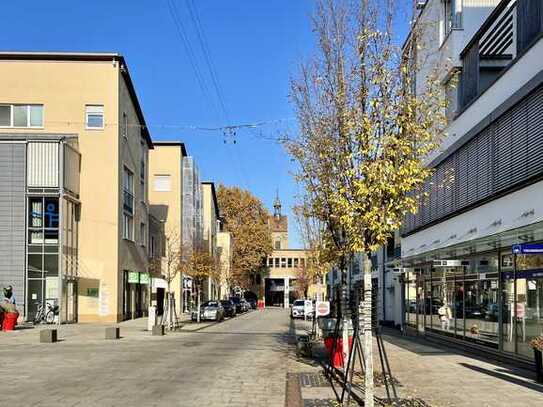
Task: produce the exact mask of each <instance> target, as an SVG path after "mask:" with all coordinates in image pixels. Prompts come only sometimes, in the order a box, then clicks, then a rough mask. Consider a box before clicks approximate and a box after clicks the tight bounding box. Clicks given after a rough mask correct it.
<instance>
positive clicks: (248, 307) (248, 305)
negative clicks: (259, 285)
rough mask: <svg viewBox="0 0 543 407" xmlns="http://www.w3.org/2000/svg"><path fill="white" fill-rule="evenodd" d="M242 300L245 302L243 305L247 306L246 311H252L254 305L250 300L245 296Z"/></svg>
mask: <svg viewBox="0 0 543 407" xmlns="http://www.w3.org/2000/svg"><path fill="white" fill-rule="evenodd" d="M241 301H242V302H243V306H244V307H245V311H244V312H247V311H250V310H251V308H252V307H251V304H250V303H249V301H247V300H246V299H245V298H243V299H242V300H241Z"/></svg>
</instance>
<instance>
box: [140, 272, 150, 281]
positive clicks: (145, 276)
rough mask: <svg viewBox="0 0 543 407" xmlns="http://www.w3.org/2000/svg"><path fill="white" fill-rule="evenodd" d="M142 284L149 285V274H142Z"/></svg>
mask: <svg viewBox="0 0 543 407" xmlns="http://www.w3.org/2000/svg"><path fill="white" fill-rule="evenodd" d="M140 284H149V273H141V274H140Z"/></svg>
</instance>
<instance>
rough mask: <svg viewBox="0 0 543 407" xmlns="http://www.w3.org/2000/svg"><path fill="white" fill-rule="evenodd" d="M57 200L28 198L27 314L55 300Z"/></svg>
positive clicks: (57, 261)
mask: <svg viewBox="0 0 543 407" xmlns="http://www.w3.org/2000/svg"><path fill="white" fill-rule="evenodd" d="M58 242H59V203H58V198H57V197H43V196H40V197H30V198H29V200H28V246H27V298H26V301H27V302H26V303H27V304H28V305H27V307H28V318H29V319H32V318H33V317H34V315H35V313H36V311H37V307H38V305H39V304H42V303H43V302H49V303H51V304H55V303H56V302H57V301H58V275H59V246H58Z"/></svg>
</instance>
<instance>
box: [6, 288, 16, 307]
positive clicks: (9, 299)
mask: <svg viewBox="0 0 543 407" xmlns="http://www.w3.org/2000/svg"><path fill="white" fill-rule="evenodd" d="M4 301H5V302H8V303H10V304H13V305H16V301H15V294H13V287H12V286H11V285H8V286H7V287H4Z"/></svg>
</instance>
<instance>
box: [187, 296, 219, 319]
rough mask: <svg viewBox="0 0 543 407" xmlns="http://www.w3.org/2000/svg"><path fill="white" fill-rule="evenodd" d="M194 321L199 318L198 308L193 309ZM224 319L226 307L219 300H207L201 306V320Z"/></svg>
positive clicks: (192, 316)
mask: <svg viewBox="0 0 543 407" xmlns="http://www.w3.org/2000/svg"><path fill="white" fill-rule="evenodd" d="M191 318H192V320H193V321H196V320H197V319H198V310H194V311H192V315H191ZM223 319H224V308H223V306H222V304H221V303H220V302H219V301H207V302H204V303H203V304H202V305H201V306H200V321H205V320H212V321H217V322H218V321H222V320H223Z"/></svg>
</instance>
